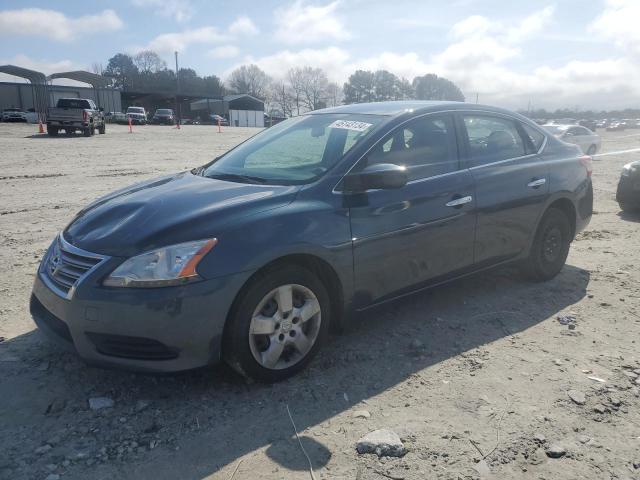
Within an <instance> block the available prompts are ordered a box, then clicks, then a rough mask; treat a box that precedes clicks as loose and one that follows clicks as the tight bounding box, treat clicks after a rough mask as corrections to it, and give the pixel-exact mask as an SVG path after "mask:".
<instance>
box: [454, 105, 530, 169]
mask: <svg viewBox="0 0 640 480" xmlns="http://www.w3.org/2000/svg"><path fill="white" fill-rule="evenodd" d="M463 118H464V125H465V127H466V130H467V136H468V139H469V156H470V158H471V164H472V166H474V167H477V166H479V165H486V164H487V163H492V162H499V161H501V160H508V159H510V158H517V157H522V156H524V155H526V153H525V146H524V142H523V141H522V137H521V136H520V132H519V131H518V128H517V127H516V124H515V121H513V120H509V119H506V118H502V117H493V116H484V115H464V116H463Z"/></svg>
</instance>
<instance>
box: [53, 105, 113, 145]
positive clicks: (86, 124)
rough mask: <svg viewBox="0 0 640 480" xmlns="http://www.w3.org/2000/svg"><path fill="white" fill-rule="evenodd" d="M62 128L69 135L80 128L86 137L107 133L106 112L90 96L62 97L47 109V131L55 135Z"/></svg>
mask: <svg viewBox="0 0 640 480" xmlns="http://www.w3.org/2000/svg"><path fill="white" fill-rule="evenodd" d="M60 130H64V131H65V132H66V133H67V134H68V135H71V134H74V133H75V132H76V131H78V130H80V131H81V132H82V134H83V135H84V136H85V137H90V136H92V135H94V134H95V133H96V130H97V131H98V132H100V133H101V134H104V133H106V124H105V121H104V114H103V113H102V111H101V109H99V108H98V107H96V104H95V103H94V102H93V100H91V99H90V98H61V99H59V100H58V102H57V103H56V106H55V107H52V108H49V109H48V110H47V133H48V134H49V135H50V136H52V137H55V136H56V135H58V132H59V131H60Z"/></svg>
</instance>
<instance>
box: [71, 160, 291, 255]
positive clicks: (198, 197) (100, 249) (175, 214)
mask: <svg viewBox="0 0 640 480" xmlns="http://www.w3.org/2000/svg"><path fill="white" fill-rule="evenodd" d="M298 190H299V187H298V186H281V185H254V184H246V183H236V182H228V181H223V180H215V179H211V178H206V177H202V176H198V175H193V174H192V173H190V172H183V173H179V174H177V175H171V176H167V177H162V178H159V179H155V180H150V181H148V182H143V183H140V184H136V185H133V186H131V187H127V188H124V189H122V190H118V191H116V192H113V193H111V194H109V195H107V196H105V197H102V198H100V199H98V200H96V201H95V202H93V203H92V204H90V205H88V206H87V207H86V208H84V209H83V210H81V211H80V212H79V213H78V214H77V215H76V217H75V218H74V219H73V220H72V222H71V223H70V224H69V225H68V226H67V228H66V229H65V231H64V237H65V239H66V240H67V241H68V242H70V243H71V244H73V245H75V246H77V247H79V248H82V249H84V250H87V251H90V252H94V253H100V254H103V255H110V256H117V257H130V256H132V255H137V254H139V253H142V252H145V251H148V250H152V249H154V248H158V247H162V246H165V245H172V244H176V243H181V242H187V241H192V240H200V239H204V238H213V237H216V236H219V235H220V234H221V233H222V231H223V230H224V228H225V226H226V225H228V224H229V223H230V222H232V221H234V220H237V219H238V218H241V217H246V216H249V215H253V214H256V213H260V212H263V211H265V210H270V209H273V208H277V207H280V206H283V205H286V204H288V203H290V202H291V201H293V199H294V198H295V194H296V193H297V191H298Z"/></svg>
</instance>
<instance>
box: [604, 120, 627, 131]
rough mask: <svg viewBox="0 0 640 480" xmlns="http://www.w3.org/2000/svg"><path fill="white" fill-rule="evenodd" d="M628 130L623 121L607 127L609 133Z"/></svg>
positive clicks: (612, 122)
mask: <svg viewBox="0 0 640 480" xmlns="http://www.w3.org/2000/svg"><path fill="white" fill-rule="evenodd" d="M626 128H627V125H626V124H625V123H624V122H621V121H617V120H616V121H611V122H610V123H609V125H607V132H620V131H623V130H625V129H626Z"/></svg>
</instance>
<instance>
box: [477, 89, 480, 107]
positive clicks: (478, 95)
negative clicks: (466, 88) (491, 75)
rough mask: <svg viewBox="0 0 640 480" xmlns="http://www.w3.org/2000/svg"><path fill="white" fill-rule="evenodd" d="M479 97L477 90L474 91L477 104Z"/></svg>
mask: <svg viewBox="0 0 640 480" xmlns="http://www.w3.org/2000/svg"><path fill="white" fill-rule="evenodd" d="M479 97H480V94H479V93H478V92H476V104H478V98H479Z"/></svg>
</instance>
